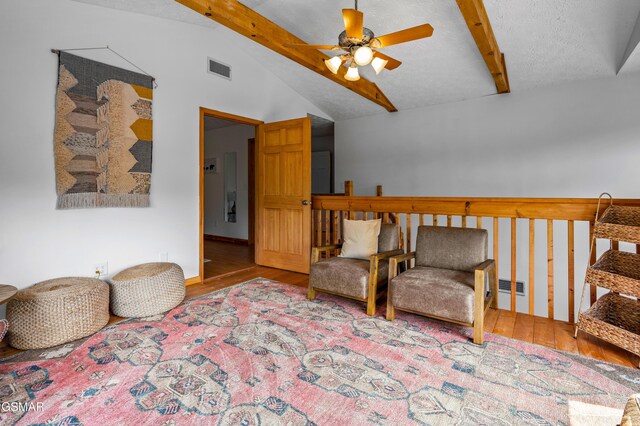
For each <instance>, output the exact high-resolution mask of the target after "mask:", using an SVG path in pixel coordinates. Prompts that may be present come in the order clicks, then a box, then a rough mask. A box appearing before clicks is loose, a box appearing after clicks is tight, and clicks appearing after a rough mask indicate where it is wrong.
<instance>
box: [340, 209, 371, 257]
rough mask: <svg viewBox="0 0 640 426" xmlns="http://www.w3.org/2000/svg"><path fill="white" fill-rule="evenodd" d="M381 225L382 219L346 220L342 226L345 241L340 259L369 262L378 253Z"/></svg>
mask: <svg viewBox="0 0 640 426" xmlns="http://www.w3.org/2000/svg"><path fill="white" fill-rule="evenodd" d="M381 225H382V221H381V220H380V219H376V220H348V219H345V220H344V221H343V224H342V226H343V227H344V229H343V237H344V241H343V244H342V250H341V251H340V255H339V257H348V258H351V259H364V260H369V256H371V255H372V254H375V253H377V252H378V235H380V226H381Z"/></svg>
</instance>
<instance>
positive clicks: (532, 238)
mask: <svg viewBox="0 0 640 426" xmlns="http://www.w3.org/2000/svg"><path fill="white" fill-rule="evenodd" d="M535 259H536V220H535V219H529V315H535V311H536V308H535V306H536V305H535V282H536V279H535V278H536V276H535V263H536V260H535Z"/></svg>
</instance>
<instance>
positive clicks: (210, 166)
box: [204, 158, 218, 174]
mask: <svg viewBox="0 0 640 426" xmlns="http://www.w3.org/2000/svg"><path fill="white" fill-rule="evenodd" d="M217 164H218V161H217V158H205V159H204V174H215V173H218V167H217Z"/></svg>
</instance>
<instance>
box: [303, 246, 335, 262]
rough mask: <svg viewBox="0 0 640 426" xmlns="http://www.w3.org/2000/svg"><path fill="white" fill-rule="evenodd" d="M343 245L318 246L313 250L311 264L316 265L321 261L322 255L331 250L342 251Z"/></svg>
mask: <svg viewBox="0 0 640 426" xmlns="http://www.w3.org/2000/svg"><path fill="white" fill-rule="evenodd" d="M341 248H342V244H330V245H328V246H318V247H312V248H311V263H316V262H318V261H319V260H320V253H324V252H327V251H331V250H337V249H341Z"/></svg>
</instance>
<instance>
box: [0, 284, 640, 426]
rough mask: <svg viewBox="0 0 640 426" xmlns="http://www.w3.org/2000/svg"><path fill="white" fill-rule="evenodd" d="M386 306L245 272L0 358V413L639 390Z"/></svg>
mask: <svg viewBox="0 0 640 426" xmlns="http://www.w3.org/2000/svg"><path fill="white" fill-rule="evenodd" d="M397 317H398V319H397V320H396V321H394V322H387V321H386V320H384V319H383V318H382V317H376V318H371V317H367V316H366V315H365V313H364V305H363V304H360V303H357V302H352V301H350V300H347V299H341V298H337V297H332V296H324V295H321V296H319V298H318V299H316V300H315V301H308V300H306V298H305V290H304V289H302V288H298V287H294V286H290V285H285V284H280V283H276V282H272V281H268V280H263V279H257V280H254V281H250V282H248V283H245V284H242V285H238V286H234V287H231V288H227V289H224V290H221V291H218V292H215V293H211V294H208V295H206V296H203V297H200V298H198V299H194V300H191V301H188V302H186V303H184V304H182V305H180V306H178V307H177V308H176V309H174V310H172V311H170V312H168V313H167V314H165V315H161V316H158V317H153V318H146V319H142V320H139V319H136V320H129V321H126V322H123V323H119V324H115V325H112V326H110V327H107V328H105V329H104V330H102V331H101V332H100V333H98V334H96V335H94V336H92V337H90V338H88V339H86V340H84V341H82V342H78V343H74V344H70V345H65V346H61V347H59V348H54V349H52V350H47V351H31V352H27V353H24V354H21V355H19V356H17V357H14V358H12V359H10V360H5V361H4V363H3V364H0V402H2V404H0V406H1V407H2V413H1V414H0V416H1V420H0V423H1V424H14V423H16V422H17V423H19V424H25V425H27V424H29V425H30V424H40V425H44V424H46V425H80V424H83V425H107V424H108V425H167V426H168V425H182V424H196V425H207V424H215V425H232V424H234V425H235V424H237V425H258V424H261V425H265V424H266V425H273V424H283V425H284V424H287V425H304V424H317V425H324V424H330V425H343V424H357V425H367V424H379V425H383V424H385V425H398V424H431V425H449V424H535V425H563V424H568V423H569V418H568V416H569V407H570V406H571V404H572V403H587V404H594V405H598V406H605V407H613V408H622V407H623V406H624V404H625V402H626V400H627V397H628V396H629V395H630V394H632V393H634V392H638V391H640V373H638V371H636V370H633V369H629V368H624V367H619V366H615V365H611V364H605V363H600V362H598V361H595V360H588V359H586V358H582V357H579V356H573V355H569V354H564V353H560V352H557V351H554V350H550V349H547V348H544V347H541V346H536V345H531V344H527V343H523V342H519V341H515V340H510V339H505V338H501V337H498V336H494V335H490V334H487V335H486V342H485V345H484V346H482V347H479V346H476V345H474V344H473V343H471V342H470V341H469V337H470V336H471V330H470V329H466V328H461V327H457V326H452V325H449V324H445V323H442V322H438V321H431V320H428V319H426V318H421V317H418V316H414V315H410V314H401V313H399V314H398V315H397ZM11 403H14V404H13V405H11ZM18 403H19V404H18ZM12 407H13V409H12Z"/></svg>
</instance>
